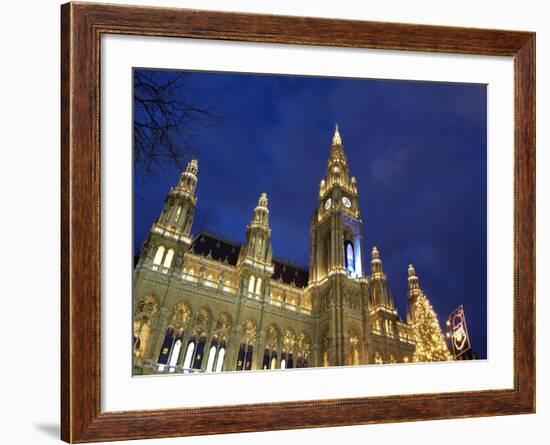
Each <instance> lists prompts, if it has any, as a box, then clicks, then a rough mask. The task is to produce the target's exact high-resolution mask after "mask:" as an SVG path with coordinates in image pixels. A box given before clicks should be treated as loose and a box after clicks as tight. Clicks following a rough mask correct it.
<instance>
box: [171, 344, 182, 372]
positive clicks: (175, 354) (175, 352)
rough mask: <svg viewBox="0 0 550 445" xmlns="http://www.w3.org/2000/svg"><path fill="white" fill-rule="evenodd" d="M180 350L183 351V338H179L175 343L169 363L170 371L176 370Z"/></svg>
mask: <svg viewBox="0 0 550 445" xmlns="http://www.w3.org/2000/svg"><path fill="white" fill-rule="evenodd" d="M180 351H181V340H179V339H178V340H176V342H175V343H174V348H173V350H172V355H171V356H170V363H168V372H174V371H175V370H176V365H177V363H178V357H179V356H180Z"/></svg>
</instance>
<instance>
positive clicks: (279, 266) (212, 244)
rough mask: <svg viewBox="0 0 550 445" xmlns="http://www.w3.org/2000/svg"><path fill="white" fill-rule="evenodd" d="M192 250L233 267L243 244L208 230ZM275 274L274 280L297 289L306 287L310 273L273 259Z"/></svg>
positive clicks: (202, 232)
mask: <svg viewBox="0 0 550 445" xmlns="http://www.w3.org/2000/svg"><path fill="white" fill-rule="evenodd" d="M190 249H191V250H192V251H193V252H194V253H195V254H197V255H202V256H205V257H206V256H209V257H210V258H212V259H213V260H215V261H221V262H227V264H230V265H231V266H236V265H237V259H238V258H239V252H240V250H241V244H240V243H237V242H235V241H231V240H228V239H226V238H224V237H222V236H220V235H217V234H215V233H212V232H208V231H206V230H202V231H201V232H200V233H199V234H198V235H197V236H196V237H195V239H194V240H193V243H192V244H191V247H190ZM273 266H274V269H275V271H274V273H273V275H272V277H271V278H272V279H274V280H280V281H282V282H283V283H286V284H291V285H292V284H294V285H296V286H297V287H306V286H307V283H308V280H309V272H308V270H307V269H306V268H305V267H302V266H298V265H296V264H292V263H291V262H289V261H285V260H282V259H280V258H273Z"/></svg>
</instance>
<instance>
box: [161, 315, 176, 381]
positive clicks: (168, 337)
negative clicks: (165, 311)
mask: <svg viewBox="0 0 550 445" xmlns="http://www.w3.org/2000/svg"><path fill="white" fill-rule="evenodd" d="M173 343H174V328H172V327H171V326H170V327H169V328H168V329H167V330H166V334H165V335H164V341H163V342H162V346H161V347H160V353H159V358H158V360H157V367H158V370H159V371H164V370H165V369H166V365H167V364H168V359H169V358H170V352H171V351H172V344H173Z"/></svg>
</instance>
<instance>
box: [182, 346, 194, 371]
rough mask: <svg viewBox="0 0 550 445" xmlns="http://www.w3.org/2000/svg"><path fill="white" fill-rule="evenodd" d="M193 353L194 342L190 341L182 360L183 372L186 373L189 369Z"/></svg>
mask: <svg viewBox="0 0 550 445" xmlns="http://www.w3.org/2000/svg"><path fill="white" fill-rule="evenodd" d="M194 352H195V340H191V341H190V342H189V344H188V345H187V352H186V353H185V359H184V360H183V372H185V373H188V372H189V368H191V360H192V359H193V353H194Z"/></svg>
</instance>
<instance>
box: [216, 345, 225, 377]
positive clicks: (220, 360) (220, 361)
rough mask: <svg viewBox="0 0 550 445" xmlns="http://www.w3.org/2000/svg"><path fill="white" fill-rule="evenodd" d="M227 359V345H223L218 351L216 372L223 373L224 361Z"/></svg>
mask: <svg viewBox="0 0 550 445" xmlns="http://www.w3.org/2000/svg"><path fill="white" fill-rule="evenodd" d="M224 358H225V345H224V344H222V345H221V346H220V349H219V350H218V359H217V360H216V372H221V370H222V369H223V359H224Z"/></svg>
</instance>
